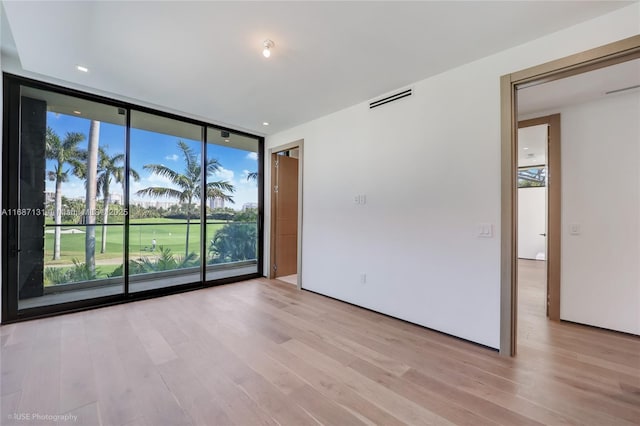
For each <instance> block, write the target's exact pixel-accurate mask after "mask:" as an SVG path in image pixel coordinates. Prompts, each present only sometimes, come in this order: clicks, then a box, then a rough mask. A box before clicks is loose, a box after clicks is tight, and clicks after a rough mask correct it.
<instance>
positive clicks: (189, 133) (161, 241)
mask: <svg viewBox="0 0 640 426" xmlns="http://www.w3.org/2000/svg"><path fill="white" fill-rule="evenodd" d="M201 140H202V127H201V126H196V125H194V124H190V123H184V122H181V121H178V120H173V119H170V118H165V117H162V116H158V115H153V114H148V113H145V112H139V111H132V112H131V170H132V172H133V171H135V173H136V176H137V179H134V180H132V181H131V184H130V189H129V205H130V209H131V211H130V213H131V214H130V216H129V276H130V286H129V290H130V291H132V292H135V291H144V290H149V289H152V288H159V287H170V286H175V285H180V284H187V283H193V282H199V281H201V280H202V279H201V274H200V262H201V258H202V256H201V239H200V224H201V223H202V219H201V214H200V187H201V183H200V181H201V164H200V163H201V162H200V159H201V158H202V156H201V150H202V143H201Z"/></svg>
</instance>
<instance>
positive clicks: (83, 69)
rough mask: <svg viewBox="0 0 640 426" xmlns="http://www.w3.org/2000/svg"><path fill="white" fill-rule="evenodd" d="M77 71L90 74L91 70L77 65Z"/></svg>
mask: <svg viewBox="0 0 640 426" xmlns="http://www.w3.org/2000/svg"><path fill="white" fill-rule="evenodd" d="M76 69H77V70H78V71H82V72H89V68H87V67H85V66H82V65H76Z"/></svg>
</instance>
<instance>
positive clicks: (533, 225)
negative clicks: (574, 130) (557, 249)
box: [518, 124, 549, 259]
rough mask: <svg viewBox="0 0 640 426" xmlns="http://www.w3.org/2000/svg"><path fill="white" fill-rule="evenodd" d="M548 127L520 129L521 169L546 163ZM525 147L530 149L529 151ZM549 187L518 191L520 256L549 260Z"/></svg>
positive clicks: (519, 164) (520, 189)
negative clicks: (542, 256) (541, 256)
mask: <svg viewBox="0 0 640 426" xmlns="http://www.w3.org/2000/svg"><path fill="white" fill-rule="evenodd" d="M548 128H549V126H548V125H547V124H540V125H538V126H529V127H523V128H520V129H518V167H525V166H540V165H545V164H547V133H548ZM524 148H527V149H526V150H525V149H524ZM546 231H547V188H519V189H518V257H520V258H523V259H536V258H537V257H538V254H540V253H542V254H543V255H545V257H546V251H547V247H546V245H547V239H546V238H545V237H544V236H542V235H540V234H544V233H546Z"/></svg>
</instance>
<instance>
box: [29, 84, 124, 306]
mask: <svg viewBox="0 0 640 426" xmlns="http://www.w3.org/2000/svg"><path fill="white" fill-rule="evenodd" d="M20 104H21V105H20V108H21V115H20V116H21V126H20V130H21V131H20V167H19V174H20V186H19V193H20V197H19V199H20V205H19V210H20V211H21V213H23V214H20V215H19V217H18V218H17V220H18V229H19V235H20V237H19V240H20V241H19V246H20V252H19V255H18V265H19V268H18V286H19V288H18V299H19V303H18V308H19V309H25V308H29V307H35V306H44V305H51V304H56V303H63V302H69V301H75V300H81V299H88V298H94V297H99V296H103V295H111V294H118V293H122V292H123V290H124V286H123V278H122V276H121V275H122V274H120V275H118V274H117V271H116V270H117V269H118V267H120V266H121V265H122V262H123V250H122V241H123V227H122V225H121V224H122V223H123V222H124V215H125V214H126V211H125V209H124V208H123V206H122V184H123V182H124V180H123V175H124V140H125V128H124V125H125V113H126V112H125V111H124V110H122V109H120V108H117V107H113V106H109V105H103V104H99V103H96V102H90V101H86V100H83V99H79V98H75V97H71V96H66V95H61V94H57V93H53V92H48V91H43V90H37V89H33V88H27V87H23V88H22V89H21V99H20ZM114 272H115V273H114Z"/></svg>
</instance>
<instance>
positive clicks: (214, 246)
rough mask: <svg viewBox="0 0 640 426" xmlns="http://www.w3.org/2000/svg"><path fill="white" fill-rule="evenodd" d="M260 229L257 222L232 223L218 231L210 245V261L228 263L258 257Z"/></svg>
mask: <svg viewBox="0 0 640 426" xmlns="http://www.w3.org/2000/svg"><path fill="white" fill-rule="evenodd" d="M257 241H258V230H257V226H256V224H255V223H230V224H228V225H224V226H223V227H222V228H221V229H218V230H217V231H216V234H215V236H214V237H213V240H211V244H210V245H209V255H210V257H211V259H210V261H209V263H227V262H237V261H240V260H253V259H255V258H256V245H257Z"/></svg>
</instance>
